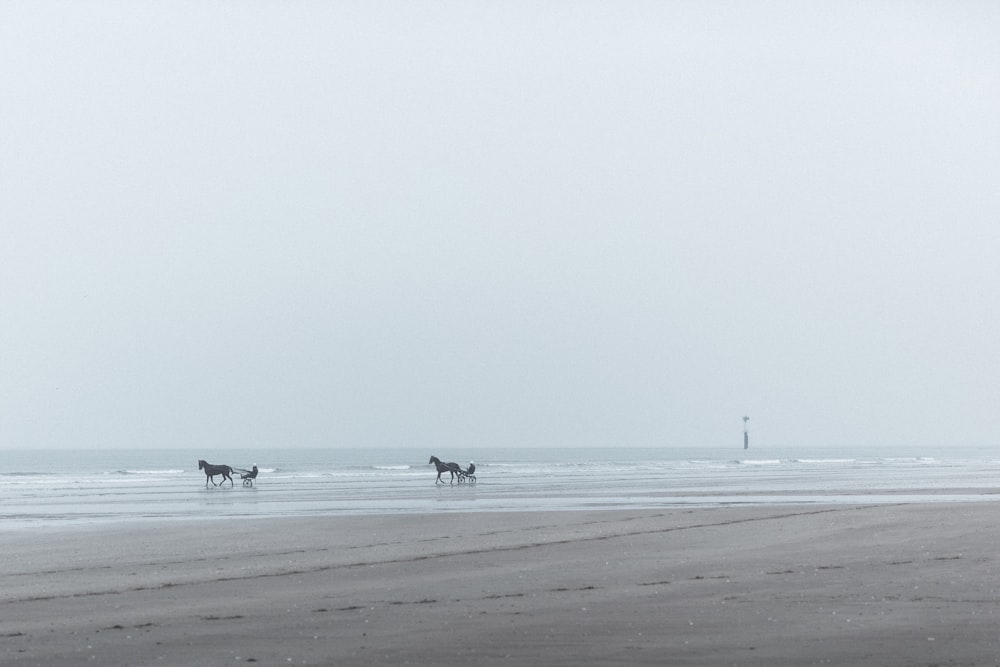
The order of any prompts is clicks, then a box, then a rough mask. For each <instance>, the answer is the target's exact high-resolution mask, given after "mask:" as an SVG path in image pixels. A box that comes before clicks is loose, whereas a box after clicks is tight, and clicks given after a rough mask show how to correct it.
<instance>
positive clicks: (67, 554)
mask: <svg viewBox="0 0 1000 667" xmlns="http://www.w3.org/2000/svg"><path fill="white" fill-rule="evenodd" d="M0 539H2V540H3V545H4V546H3V554H4V557H3V564H2V566H0V663H3V664H18V665H20V664H23V665H31V664H36V665H79V664H82V663H85V662H91V663H93V664H101V665H139V664H141V665H151V664H163V665H222V664H239V663H243V662H255V663H258V664H263V665H277V664H283V665H286V664H312V665H316V664H338V665H349V664H358V665H364V664H404V663H409V664H415V665H467V664H493V663H501V662H502V663H505V664H538V665H541V664H544V665H579V664H583V663H589V664H629V665H634V664H655V665H663V664H676V665H732V664H738V665H812V664H833V665H854V664H879V665H932V664H948V665H992V664H996V663H997V660H998V656H1000V592H998V590H997V586H1000V578H998V576H997V575H998V574H1000V556H998V554H997V545H998V544H1000V504H997V503H992V502H976V503H955V504H949V503H929V504H905V505H838V506H774V505H771V506H765V507H739V508H716V509H696V510H686V509H677V510H645V511H639V510H628V511H594V512H545V513H533V512H527V513H503V514H498V513H480V514H435V515H407V516H375V517H346V518H307V519H302V518H286V519H269V520H263V521H262V520H256V521H227V522H224V523H223V522H212V521H187V522H171V523H168V522H156V523H147V524H130V525H116V526H110V527H89V528H72V529H51V528H45V529H29V530H15V531H2V532H0Z"/></svg>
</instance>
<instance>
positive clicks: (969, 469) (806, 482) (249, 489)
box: [0, 447, 1000, 530]
mask: <svg viewBox="0 0 1000 667" xmlns="http://www.w3.org/2000/svg"><path fill="white" fill-rule="evenodd" d="M432 454H433V455H437V456H438V457H439V458H441V460H443V461H446V462H450V461H454V462H456V463H458V464H459V465H460V466H461V467H462V468H467V467H468V465H469V463H470V462H472V461H474V462H475V464H476V482H475V483H454V484H453V483H450V482H451V480H450V478H449V476H448V475H447V474H446V475H444V482H443V483H438V481H437V479H436V478H437V471H436V469H435V467H434V466H433V465H432V464H430V463H429V458H430V456H431V455H432ZM199 459H207V460H208V461H209V462H210V463H213V464H226V465H229V466H232V467H234V468H238V469H242V470H249V469H250V468H251V467H252V466H254V465H257V466H258V469H259V474H258V476H257V479H256V480H255V483H254V484H253V485H252V486H244V484H243V483H242V480H241V478H240V474H239V472H237V473H236V474H234V476H233V479H234V484H233V485H232V486H231V485H230V484H229V482H225V483H224V484H223V485H221V486H214V485H213V484H211V483H209V484H208V485H207V487H206V479H205V475H204V474H203V473H202V472H201V471H200V470H199V469H198V460H199ZM220 481H221V478H219V477H216V478H215V482H217V483H218V482H220ZM996 500H1000V450H995V449H992V448H961V447H940V448H936V449H928V448H905V447H896V448H870V447H869V448H863V449H862V448H855V449H850V448H815V447H801V448H795V447H788V448H781V449H772V448H758V449H750V450H744V449H742V447H738V448H712V447H676V448H671V447H662V448H604V449H601V448H577V449H573V448H554V449H549V448H530V449H529V448H522V449H518V448H513V449H484V448H478V449H475V448H469V449H454V450H446V449H440V450H437V451H426V452H425V451H420V450H415V449H338V448H328V449H294V448H280V449H279V448H275V449H259V450H254V449H246V450H238V449H219V450H215V451H211V450H207V449H205V450H197V451H195V450H184V449H162V450H152V449H133V450H123V449H107V450H66V451H39V450H32V451H27V450H0V530H16V529H37V528H44V527H54V526H74V525H85V524H107V523H115V522H136V521H143V522H148V521H171V520H181V519H183V520H190V519H205V520H217V519H220V518H221V519H227V520H245V521H252V520H255V519H258V520H259V519H262V518H269V517H283V516H297V517H304V516H347V515H376V514H418V513H432V514H433V513H455V512H505V511H517V512H523V511H551V510H555V511H558V510H581V509H585V510H600V509H658V508H663V509H666V508H685V507H691V508H693V507H698V508H701V507H717V506H733V505H782V504H785V505H792V504H795V505H801V504H817V505H819V504H843V503H852V504H857V503H913V502H968V501H996Z"/></svg>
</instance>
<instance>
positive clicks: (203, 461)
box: [198, 459, 208, 470]
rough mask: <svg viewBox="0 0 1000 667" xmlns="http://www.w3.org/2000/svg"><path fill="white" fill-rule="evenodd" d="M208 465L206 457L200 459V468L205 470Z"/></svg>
mask: <svg viewBox="0 0 1000 667" xmlns="http://www.w3.org/2000/svg"><path fill="white" fill-rule="evenodd" d="M207 467H208V463H206V461H205V459H198V470H204V469H205V468H207Z"/></svg>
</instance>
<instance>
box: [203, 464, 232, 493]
mask: <svg viewBox="0 0 1000 667" xmlns="http://www.w3.org/2000/svg"><path fill="white" fill-rule="evenodd" d="M198 470H204V471H205V488H206V489H207V488H208V480H212V486H218V484H216V483H215V476H216V475H222V482H220V484H225V482H226V480H227V479H228V480H229V486H232V485H233V477H232V475H233V469H232V468H230V467H229V466H226V465H220V466H216V465H212V464H211V463H205V461H204V460H202V459H199V460H198Z"/></svg>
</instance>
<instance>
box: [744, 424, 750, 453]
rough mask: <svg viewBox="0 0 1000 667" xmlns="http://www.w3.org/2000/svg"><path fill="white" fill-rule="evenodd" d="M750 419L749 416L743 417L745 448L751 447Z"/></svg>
mask: <svg viewBox="0 0 1000 667" xmlns="http://www.w3.org/2000/svg"><path fill="white" fill-rule="evenodd" d="M748 421H750V418H749V417H744V418H743V449H750V431H748V430H747V422H748Z"/></svg>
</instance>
